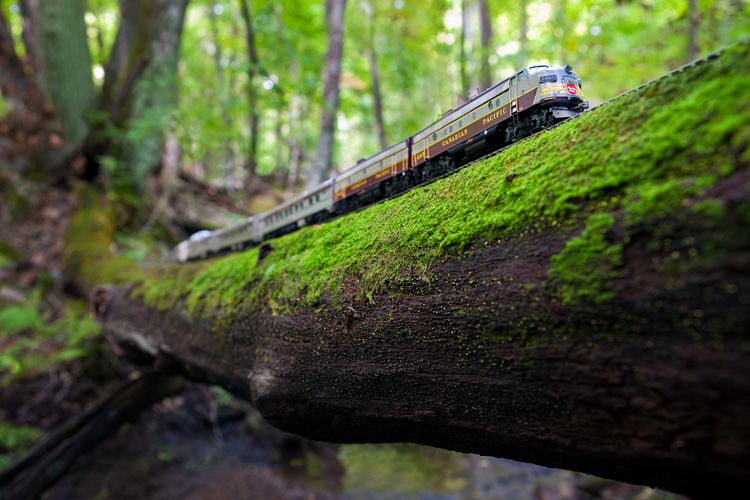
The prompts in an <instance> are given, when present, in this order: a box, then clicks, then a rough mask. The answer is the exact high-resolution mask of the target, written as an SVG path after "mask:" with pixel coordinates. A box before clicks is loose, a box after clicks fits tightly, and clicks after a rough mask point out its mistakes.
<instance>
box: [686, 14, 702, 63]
mask: <svg viewBox="0 0 750 500" xmlns="http://www.w3.org/2000/svg"><path fill="white" fill-rule="evenodd" d="M688 4H689V5H688V17H689V19H688V21H689V25H688V62H690V61H694V60H696V59H698V54H699V53H700V50H699V48H698V28H699V27H700V12H699V10H698V0H689V2H688Z"/></svg>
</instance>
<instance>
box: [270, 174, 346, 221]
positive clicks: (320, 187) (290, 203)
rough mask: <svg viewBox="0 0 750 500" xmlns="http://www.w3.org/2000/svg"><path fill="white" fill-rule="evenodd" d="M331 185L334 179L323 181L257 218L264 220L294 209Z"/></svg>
mask: <svg viewBox="0 0 750 500" xmlns="http://www.w3.org/2000/svg"><path fill="white" fill-rule="evenodd" d="M331 184H333V178H330V179H327V180H325V181H323V182H322V183H320V184H318V185H317V186H315V187H314V188H312V189H308V190H307V191H304V192H303V193H301V194H298V195H296V196H293V197H292V198H289V199H288V200H286V201H285V202H283V203H279V204H278V205H276V206H275V207H273V208H272V209H270V210H266V211H265V212H263V213H261V214H258V215H256V217H258V218H261V219H263V218H266V217H268V216H269V215H273V214H275V213H277V212H280V211H282V210H286V209H287V208H289V207H293V206H294V205H296V204H297V203H299V202H300V201H302V200H306V199H307V198H309V197H311V196H314V195H316V194H319V193H320V192H322V191H325V190H326V189H328V188H330V187H331Z"/></svg>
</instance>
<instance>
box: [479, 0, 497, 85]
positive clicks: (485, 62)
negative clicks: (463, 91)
mask: <svg viewBox="0 0 750 500" xmlns="http://www.w3.org/2000/svg"><path fill="white" fill-rule="evenodd" d="M479 28H480V34H481V38H482V69H481V78H482V81H481V82H480V89H479V91H480V92H481V91H483V90H485V89H488V88H490V87H491V86H492V84H493V83H494V82H493V80H492V68H491V65H490V55H491V54H492V52H493V50H492V17H491V16H490V8H489V6H488V5H487V0H480V2H479Z"/></svg>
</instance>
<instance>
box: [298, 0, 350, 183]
mask: <svg viewBox="0 0 750 500" xmlns="http://www.w3.org/2000/svg"><path fill="white" fill-rule="evenodd" d="M345 7H346V0H326V22H327V24H328V30H329V31H328V52H327V53H326V62H325V68H324V69H323V109H322V111H321V118H320V135H319V136H318V145H317V147H316V149H315V157H314V158H313V161H312V164H311V165H310V170H309V171H308V173H307V177H306V180H305V188H306V189H312V188H314V187H315V186H317V185H318V184H320V183H321V182H322V181H324V180H325V178H326V177H327V176H328V173H329V171H330V170H331V161H332V158H333V143H334V136H335V133H336V113H337V111H338V108H339V78H340V76H341V55H342V53H343V50H344V9H345Z"/></svg>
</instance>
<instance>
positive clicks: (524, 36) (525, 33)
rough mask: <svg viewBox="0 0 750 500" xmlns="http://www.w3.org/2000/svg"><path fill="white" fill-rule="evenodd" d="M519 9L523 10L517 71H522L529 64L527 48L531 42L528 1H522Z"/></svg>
mask: <svg viewBox="0 0 750 500" xmlns="http://www.w3.org/2000/svg"><path fill="white" fill-rule="evenodd" d="M519 7H520V9H521V26H520V28H521V34H520V35H519V36H518V47H519V48H518V59H519V66H518V68H517V69H521V68H523V67H525V66H528V64H529V60H528V59H529V54H528V48H527V47H526V44H527V42H528V40H529V17H528V13H527V12H526V9H527V0H521V2H519Z"/></svg>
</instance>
